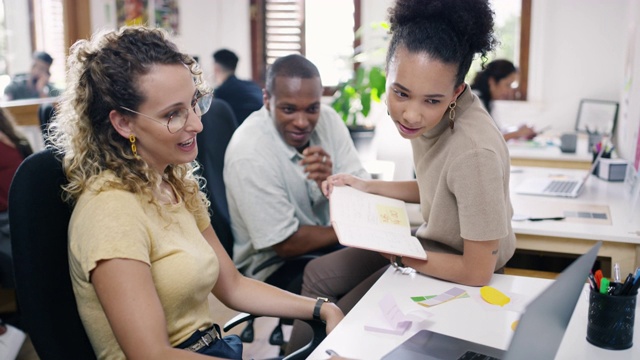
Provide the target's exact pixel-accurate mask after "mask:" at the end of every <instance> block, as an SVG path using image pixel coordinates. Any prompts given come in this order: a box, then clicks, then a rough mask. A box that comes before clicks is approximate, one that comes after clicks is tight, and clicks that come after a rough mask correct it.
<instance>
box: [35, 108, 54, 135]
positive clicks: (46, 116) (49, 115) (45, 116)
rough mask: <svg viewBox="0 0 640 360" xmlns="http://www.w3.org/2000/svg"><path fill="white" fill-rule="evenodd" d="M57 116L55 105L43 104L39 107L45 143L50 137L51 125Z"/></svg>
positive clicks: (39, 118)
mask: <svg viewBox="0 0 640 360" xmlns="http://www.w3.org/2000/svg"><path fill="white" fill-rule="evenodd" d="M54 115H55V105H54V104H53V103H46V104H41V105H40V107H38V120H39V121H40V130H41V131H42V138H43V139H44V141H45V143H46V141H47V137H48V136H49V123H50V122H51V120H52V119H53V116H54Z"/></svg>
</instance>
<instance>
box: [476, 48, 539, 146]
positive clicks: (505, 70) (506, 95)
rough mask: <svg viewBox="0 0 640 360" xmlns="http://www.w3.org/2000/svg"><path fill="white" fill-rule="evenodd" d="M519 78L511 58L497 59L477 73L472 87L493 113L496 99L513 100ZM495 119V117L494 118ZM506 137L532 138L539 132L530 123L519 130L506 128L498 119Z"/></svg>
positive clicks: (509, 138) (506, 138) (508, 138)
mask: <svg viewBox="0 0 640 360" xmlns="http://www.w3.org/2000/svg"><path fill="white" fill-rule="evenodd" d="M517 80H518V69H516V67H515V65H513V63H512V62H511V61H509V60H504V59H496V60H493V61H491V62H490V63H488V64H487V65H486V66H485V67H484V69H483V70H481V71H479V72H478V73H477V74H476V77H475V78H474V80H473V83H471V89H472V90H473V91H474V92H475V93H476V95H478V97H479V98H480V100H481V101H482V104H483V105H484V107H485V109H486V110H487V111H488V112H489V114H491V112H492V110H493V101H494V100H513V99H514V89H513V83H514V82H516V81H517ZM494 121H495V118H494ZM496 125H497V126H498V128H499V129H500V130H501V131H502V135H503V136H504V139H505V140H507V141H509V140H511V139H520V138H524V139H532V138H534V137H535V136H536V135H537V134H536V131H535V130H534V129H533V128H532V127H530V126H528V125H520V127H518V129H517V130H513V131H510V130H508V129H504V128H503V127H502V126H500V124H498V122H497V121H496Z"/></svg>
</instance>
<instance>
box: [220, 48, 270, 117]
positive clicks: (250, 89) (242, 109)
mask: <svg viewBox="0 0 640 360" xmlns="http://www.w3.org/2000/svg"><path fill="white" fill-rule="evenodd" d="M237 65H238V56H237V55H236V54H235V53H234V52H233V51H231V50H227V49H220V50H218V51H216V52H214V53H213V75H214V79H215V83H216V88H215V89H214V91H213V94H214V96H215V97H216V98H218V99H222V100H224V101H226V102H227V103H228V104H229V105H230V106H231V109H233V113H234V114H235V115H236V120H237V121H238V125H240V124H242V122H243V121H244V119H246V118H247V116H249V115H250V114H251V113H252V112H254V111H256V110H258V109H260V108H261V107H262V89H260V86H258V84H256V83H254V82H253V81H249V80H240V79H238V78H237V77H236V66H237Z"/></svg>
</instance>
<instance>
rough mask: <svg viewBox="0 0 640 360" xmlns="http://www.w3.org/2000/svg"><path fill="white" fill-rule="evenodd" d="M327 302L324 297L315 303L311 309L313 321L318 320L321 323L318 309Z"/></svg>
mask: <svg viewBox="0 0 640 360" xmlns="http://www.w3.org/2000/svg"><path fill="white" fill-rule="evenodd" d="M326 302H329V299H328V298H326V297H320V296H319V297H318V300H317V301H316V306H314V307H313V320H318V321H322V319H320V308H321V307H322V304H324V303H326Z"/></svg>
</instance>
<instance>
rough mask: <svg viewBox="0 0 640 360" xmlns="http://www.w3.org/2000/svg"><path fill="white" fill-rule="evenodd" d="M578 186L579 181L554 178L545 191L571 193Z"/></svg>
mask: <svg viewBox="0 0 640 360" xmlns="http://www.w3.org/2000/svg"><path fill="white" fill-rule="evenodd" d="M576 186H578V181H566V180H553V181H551V182H550V183H549V185H547V187H545V188H544V192H551V193H560V194H569V193H571V192H572V191H573V189H574V188H575V187H576Z"/></svg>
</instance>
